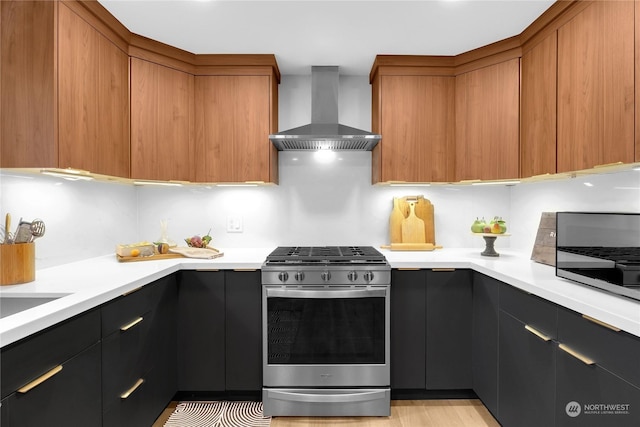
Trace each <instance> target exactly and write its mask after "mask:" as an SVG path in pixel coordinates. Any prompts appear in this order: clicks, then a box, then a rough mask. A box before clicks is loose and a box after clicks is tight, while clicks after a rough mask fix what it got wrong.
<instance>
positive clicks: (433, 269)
mask: <svg viewBox="0 0 640 427" xmlns="http://www.w3.org/2000/svg"><path fill="white" fill-rule="evenodd" d="M431 271H456V269H455V268H432V269H431Z"/></svg>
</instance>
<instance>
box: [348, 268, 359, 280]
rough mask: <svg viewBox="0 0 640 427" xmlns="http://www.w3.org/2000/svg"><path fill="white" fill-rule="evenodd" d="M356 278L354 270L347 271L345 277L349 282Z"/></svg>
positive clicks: (356, 274)
mask: <svg viewBox="0 0 640 427" xmlns="http://www.w3.org/2000/svg"><path fill="white" fill-rule="evenodd" d="M357 278H358V273H356V272H355V271H350V272H348V273H347V279H349V281H350V282H355V281H356V279H357Z"/></svg>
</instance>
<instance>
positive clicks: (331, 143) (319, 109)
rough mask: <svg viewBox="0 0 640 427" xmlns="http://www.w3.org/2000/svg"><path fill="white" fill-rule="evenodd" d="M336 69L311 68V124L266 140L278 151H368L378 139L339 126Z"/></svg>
mask: <svg viewBox="0 0 640 427" xmlns="http://www.w3.org/2000/svg"><path fill="white" fill-rule="evenodd" d="M338 77H339V75H338V67H335V66H331V67H326V66H322V67H311V124H308V125H304V126H300V127H297V128H293V129H289V130H286V131H283V132H279V133H276V134H273V135H269V139H270V140H271V142H273V145H275V147H276V148H277V149H278V150H279V151H286V150H289V151H293V150H323V149H329V150H351V151H371V150H372V149H373V147H375V146H376V144H377V143H378V141H380V139H381V136H380V135H377V134H374V133H371V132H367V131H365V130H361V129H356V128H352V127H349V126H345V125H341V124H339V123H338V87H339V84H338Z"/></svg>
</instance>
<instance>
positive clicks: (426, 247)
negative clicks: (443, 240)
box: [380, 243, 442, 251]
mask: <svg viewBox="0 0 640 427" xmlns="http://www.w3.org/2000/svg"><path fill="white" fill-rule="evenodd" d="M380 247H381V248H382V249H389V250H392V251H433V250H435V249H442V246H441V245H434V244H433V243H392V244H390V245H382V246H380Z"/></svg>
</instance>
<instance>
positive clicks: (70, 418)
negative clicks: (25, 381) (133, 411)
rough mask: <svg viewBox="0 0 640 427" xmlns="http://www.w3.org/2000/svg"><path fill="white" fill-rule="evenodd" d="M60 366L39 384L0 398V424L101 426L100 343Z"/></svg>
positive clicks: (9, 426)
mask: <svg viewBox="0 0 640 427" xmlns="http://www.w3.org/2000/svg"><path fill="white" fill-rule="evenodd" d="M59 345H63V344H62V343H60V344H59ZM42 351H46V349H43V350H42ZM60 366H61V367H62V370H60V371H59V372H58V373H56V374H55V375H53V376H52V377H50V378H49V379H48V380H46V381H44V382H43V383H41V384H40V385H38V386H36V387H34V388H33V389H31V390H29V391H27V392H25V393H21V392H19V391H16V392H15V393H13V394H11V395H9V397H7V398H6V399H4V400H3V401H2V426H3V427H42V426H68V425H77V426H83V427H84V426H87V427H92V426H95V427H99V426H101V425H102V410H101V409H102V406H101V390H100V343H96V344H94V345H92V346H91V347H89V348H88V349H86V350H84V351H82V352H81V353H80V354H78V355H76V356H75V357H73V358H71V359H70V360H68V361H66V362H64V363H63V364H62V365H60Z"/></svg>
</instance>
